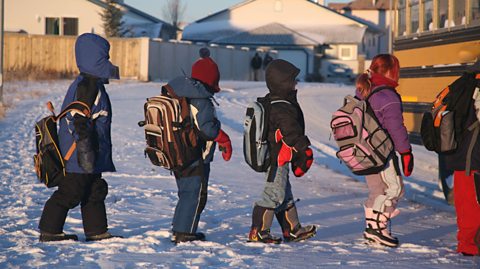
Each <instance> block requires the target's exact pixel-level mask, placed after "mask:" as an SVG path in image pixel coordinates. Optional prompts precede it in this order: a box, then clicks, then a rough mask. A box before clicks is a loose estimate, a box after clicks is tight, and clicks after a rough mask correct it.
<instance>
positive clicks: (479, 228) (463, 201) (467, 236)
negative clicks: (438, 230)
mask: <svg viewBox="0 0 480 269" xmlns="http://www.w3.org/2000/svg"><path fill="white" fill-rule="evenodd" d="M453 180H454V182H453V185H454V186H455V187H454V189H453V191H454V197H455V211H456V212H457V225H458V233H457V240H458V246H457V252H464V253H468V254H473V255H479V254H480V253H479V251H480V250H479V248H480V245H477V244H480V234H479V233H480V205H479V204H478V203H477V200H476V194H475V186H474V182H473V172H472V173H471V174H470V176H467V175H466V173H465V171H455V172H454V174H453ZM476 236H477V242H475V237H476Z"/></svg>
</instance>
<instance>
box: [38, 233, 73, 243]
mask: <svg viewBox="0 0 480 269" xmlns="http://www.w3.org/2000/svg"><path fill="white" fill-rule="evenodd" d="M68 240H72V241H78V236H76V235H68V236H64V237H42V236H40V238H39V241H40V242H42V243H47V242H60V241H68Z"/></svg>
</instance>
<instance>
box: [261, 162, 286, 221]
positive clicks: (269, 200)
mask: <svg viewBox="0 0 480 269" xmlns="http://www.w3.org/2000/svg"><path fill="white" fill-rule="evenodd" d="M288 173H289V164H285V165H284V166H280V167H277V166H270V168H268V171H267V173H266V182H265V187H264V188H263V193H262V198H261V200H260V201H257V202H255V205H257V206H261V207H265V208H270V209H274V210H275V213H278V212H281V211H284V210H286V209H288V208H289V207H290V206H291V205H292V204H293V203H294V202H293V194H292V186H291V185H290V180H289V178H288Z"/></svg>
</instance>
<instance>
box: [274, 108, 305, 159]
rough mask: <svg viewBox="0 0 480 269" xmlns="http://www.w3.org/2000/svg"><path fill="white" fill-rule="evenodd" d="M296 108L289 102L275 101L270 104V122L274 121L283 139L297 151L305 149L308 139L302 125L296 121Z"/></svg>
mask: <svg viewBox="0 0 480 269" xmlns="http://www.w3.org/2000/svg"><path fill="white" fill-rule="evenodd" d="M297 117H298V112H297V109H296V108H295V107H294V106H293V105H291V104H284V103H277V104H274V105H272V109H271V116H270V118H271V122H272V123H275V124H276V126H277V128H279V129H280V132H281V133H282V135H283V141H284V142H285V143H286V144H287V145H288V146H289V147H293V148H295V150H297V151H305V150H306V149H307V147H308V146H310V140H308V137H307V136H306V135H305V132H304V129H303V127H302V126H301V125H300V123H299V122H298V121H297Z"/></svg>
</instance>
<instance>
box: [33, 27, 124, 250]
mask: <svg viewBox="0 0 480 269" xmlns="http://www.w3.org/2000/svg"><path fill="white" fill-rule="evenodd" d="M109 50H110V44H109V43H108V41H107V40H105V39H104V38H102V37H100V36H98V35H95V34H83V35H81V36H79V37H78V39H77V41H76V43H75V56H76V61H77V66H78V69H79V70H80V75H79V76H78V77H77V79H76V80H75V81H74V82H73V83H72V85H71V86H70V88H69V89H68V91H67V94H66V96H65V99H64V101H63V105H62V110H63V109H65V107H66V106H68V105H69V104H70V103H72V102H74V101H80V102H83V103H85V104H87V105H88V107H89V108H90V111H91V113H90V114H91V115H80V114H73V112H70V113H69V114H67V116H66V117H64V118H62V119H61V120H60V130H59V132H58V136H59V142H60V151H61V153H62V156H63V157H64V159H65V162H66V166H65V170H66V176H65V178H64V179H63V180H62V181H61V182H60V183H59V185H58V190H57V191H55V192H54V193H53V194H52V196H51V197H50V199H49V200H48V201H47V202H46V204H45V207H44V209H43V213H42V216H41V218H40V224H39V228H40V241H42V242H46V241H60V240H78V237H77V236H76V235H73V234H65V233H63V226H64V224H65V219H66V217H67V213H68V211H69V210H70V209H73V208H74V207H76V206H77V205H79V204H80V205H81V208H82V220H83V228H84V232H85V236H86V239H87V241H96V240H103V239H108V238H111V237H113V236H112V235H111V234H110V233H109V232H108V229H107V214H106V210H105V198H106V196H107V193H108V185H107V182H106V181H105V180H104V179H103V178H102V173H103V172H115V166H114V165H113V161H112V142H111V137H110V127H111V122H112V108H111V105H110V99H109V97H108V94H107V92H106V90H105V87H104V84H105V83H107V82H108V79H109V78H114V79H119V75H118V67H116V66H114V65H113V64H112V63H111V62H110V61H109V58H110V57H109Z"/></svg>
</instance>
